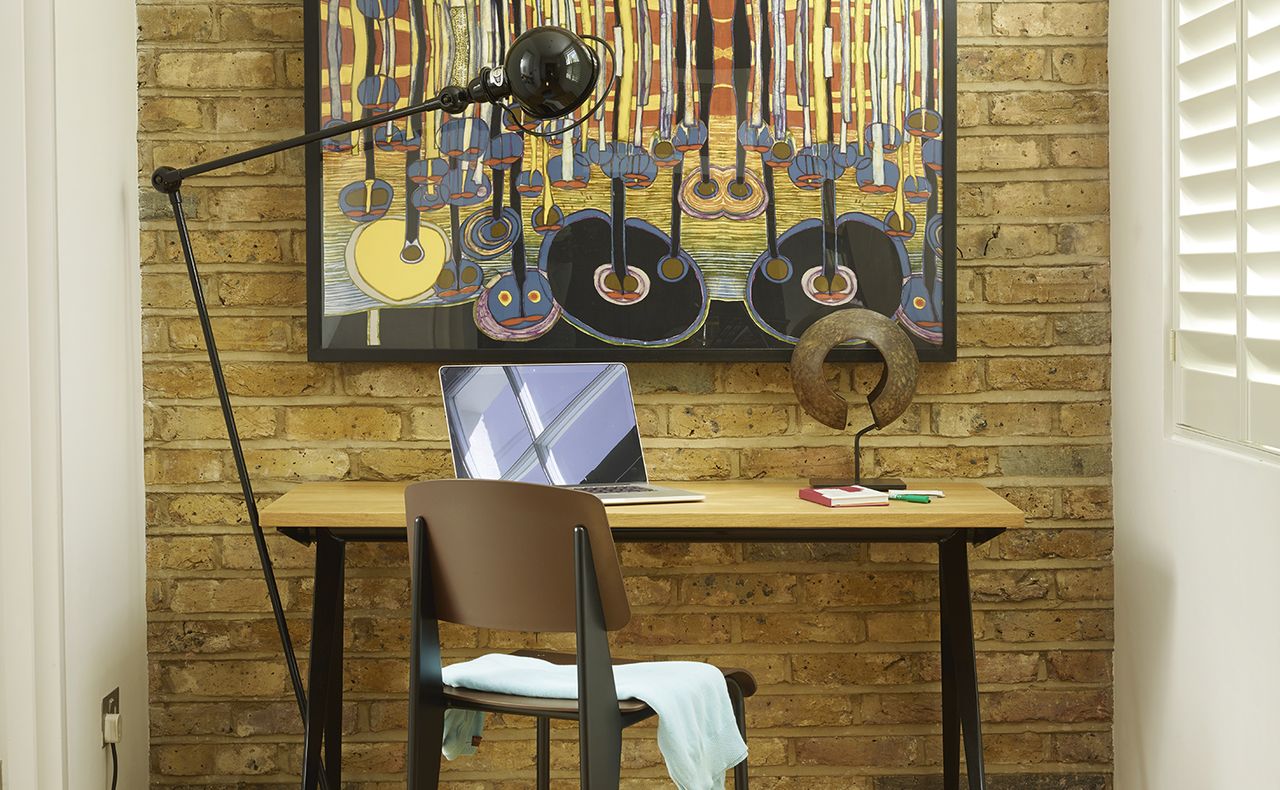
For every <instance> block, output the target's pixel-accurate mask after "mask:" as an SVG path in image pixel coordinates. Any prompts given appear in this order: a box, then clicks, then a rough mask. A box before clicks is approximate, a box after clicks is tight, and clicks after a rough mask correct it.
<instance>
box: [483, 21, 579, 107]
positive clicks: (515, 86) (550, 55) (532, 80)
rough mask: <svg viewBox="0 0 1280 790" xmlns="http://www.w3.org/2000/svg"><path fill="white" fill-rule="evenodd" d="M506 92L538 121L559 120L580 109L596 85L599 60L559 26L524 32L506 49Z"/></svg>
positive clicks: (536, 28)
mask: <svg viewBox="0 0 1280 790" xmlns="http://www.w3.org/2000/svg"><path fill="white" fill-rule="evenodd" d="M503 71H505V72H506V81H507V89H508V90H510V91H511V97H512V98H513V99H515V101H516V103H517V104H519V105H520V108H521V109H523V110H524V111H525V112H527V113H528V114H529V115H531V116H533V117H534V118H538V119H547V118H559V117H560V116H562V115H568V114H569V113H571V112H573V111H574V110H576V109H578V108H579V107H581V106H582V104H583V102H585V101H586V100H587V99H588V98H589V97H590V96H591V92H592V91H593V90H594V89H595V86H596V77H597V76H598V73H599V71H600V63H599V59H598V58H596V55H595V53H594V52H592V51H591V48H590V47H588V46H587V44H586V42H584V41H583V40H582V39H581V38H578V37H577V36H576V35H574V34H573V33H571V32H569V31H568V30H565V29H564V28H561V27H551V26H544V27H535V28H530V29H529V30H526V31H525V32H524V33H522V34H521V35H520V36H519V37H518V38H517V39H516V40H515V41H513V42H511V47H510V48H509V49H508V50H507V61H506V64H505V67H504V68H503Z"/></svg>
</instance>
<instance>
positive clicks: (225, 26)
mask: <svg viewBox="0 0 1280 790" xmlns="http://www.w3.org/2000/svg"><path fill="white" fill-rule="evenodd" d="M218 18H219V20H220V22H221V25H222V34H223V36H224V37H225V38H228V39H231V40H237V39H244V40H246V41H288V42H297V41H300V40H301V39H302V9H301V8H298V7H296V6H289V5H281V6H251V5H233V6H228V7H226V8H223V9H222V12H221V13H220V14H219V16H218Z"/></svg>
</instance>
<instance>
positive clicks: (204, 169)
mask: <svg viewBox="0 0 1280 790" xmlns="http://www.w3.org/2000/svg"><path fill="white" fill-rule="evenodd" d="M473 101H475V98H474V97H473V96H472V94H471V91H469V90H468V89H467V88H461V87H459V86H457V85H450V86H448V87H446V88H445V89H444V90H442V91H440V93H439V94H438V95H436V96H434V97H433V98H430V99H427V100H426V101H424V102H422V103H420V104H414V105H412V106H409V107H402V108H401V109H399V110H393V111H391V112H387V113H382V114H380V115H375V116H372V117H370V118H361V119H360V120H357V121H348V122H347V123H343V124H338V125H337V126H327V127H325V128H323V129H317V130H316V131H314V132H307V133H306V134H300V135H298V136H297V137H290V138H289V139H287V140H280V141H278V142H274V143H268V144H267V145H263V146H259V147H257V148H250V149H249V150H248V151H241V152H240V153H238V154H231V155H230V156H224V157H221V158H218V159H213V160H210V161H208V162H201V163H200V164H195V165H191V166H190V167H182V168H176V167H158V168H156V170H155V172H154V173H152V174H151V186H153V187H155V189H156V191H157V192H163V193H164V194H166V195H170V194H173V193H174V192H177V191H178V190H179V189H181V188H182V182H183V180H185V179H187V178H190V177H191V176H198V175H201V174H203V173H209V172H212V171H214V170H221V169H222V168H224V167H230V166H231V165H238V164H241V163H243V162H248V161H250V160H253V159H259V158H261V157H264V156H270V155H271V154H278V153H280V152H281V151H288V150H289V149H291V148H297V147H298V146H301V145H307V144H308V143H316V142H319V141H321V140H326V139H328V138H330V137H339V136H341V135H344V134H351V133H352V132H359V131H362V130H364V129H368V128H370V127H372V126H378V125H380V124H384V123H387V122H388V121H395V120H398V119H400V118H406V117H408V116H410V115H418V114H420V113H424V112H434V111H435V110H444V111H445V112H447V113H450V114H454V115H456V114H457V113H460V112H462V111H463V110H465V109H466V108H467V106H468V105H470V104H471V103H472V102H473Z"/></svg>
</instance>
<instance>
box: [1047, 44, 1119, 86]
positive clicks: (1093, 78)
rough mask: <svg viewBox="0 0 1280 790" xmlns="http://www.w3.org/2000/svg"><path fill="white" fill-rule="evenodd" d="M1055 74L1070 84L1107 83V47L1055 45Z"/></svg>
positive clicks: (1053, 58)
mask: <svg viewBox="0 0 1280 790" xmlns="http://www.w3.org/2000/svg"><path fill="white" fill-rule="evenodd" d="M1051 60H1052V63H1053V76H1054V78H1055V79H1057V80H1058V81H1059V82H1065V83H1067V84H1068V85H1106V82H1107V48H1106V47H1054V49H1053V51H1052V56H1051Z"/></svg>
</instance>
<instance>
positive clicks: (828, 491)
mask: <svg viewBox="0 0 1280 790" xmlns="http://www.w3.org/2000/svg"><path fill="white" fill-rule="evenodd" d="M800 498H801V499H804V500H808V501H809V502H817V503H818V504H819V505H825V506H827V507H874V506H878V505H888V504H889V494H888V493H887V492H885V491H877V490H876V489H874V488H864V487H863V486H840V487H838V488H802V489H800Z"/></svg>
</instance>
